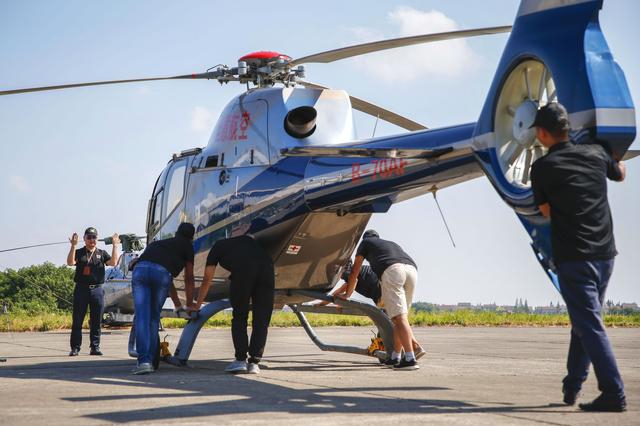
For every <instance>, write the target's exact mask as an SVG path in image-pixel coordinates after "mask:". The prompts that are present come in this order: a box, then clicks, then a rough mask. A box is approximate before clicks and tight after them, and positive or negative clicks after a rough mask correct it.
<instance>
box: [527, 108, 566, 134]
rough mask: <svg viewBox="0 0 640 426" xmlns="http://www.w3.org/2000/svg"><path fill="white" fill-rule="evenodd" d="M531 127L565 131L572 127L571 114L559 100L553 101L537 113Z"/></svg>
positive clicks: (555, 131)
mask: <svg viewBox="0 0 640 426" xmlns="http://www.w3.org/2000/svg"><path fill="white" fill-rule="evenodd" d="M531 127H542V128H543V129H545V130H547V131H549V132H551V133H557V132H564V131H567V130H569V129H570V128H571V126H570V125H569V114H568V113H567V110H566V109H565V107H564V106H563V105H562V104H560V103H558V102H551V103H548V104H546V105H545V106H543V107H542V108H540V109H539V110H538V112H537V113H536V118H535V120H533V124H531V126H529V128H531Z"/></svg>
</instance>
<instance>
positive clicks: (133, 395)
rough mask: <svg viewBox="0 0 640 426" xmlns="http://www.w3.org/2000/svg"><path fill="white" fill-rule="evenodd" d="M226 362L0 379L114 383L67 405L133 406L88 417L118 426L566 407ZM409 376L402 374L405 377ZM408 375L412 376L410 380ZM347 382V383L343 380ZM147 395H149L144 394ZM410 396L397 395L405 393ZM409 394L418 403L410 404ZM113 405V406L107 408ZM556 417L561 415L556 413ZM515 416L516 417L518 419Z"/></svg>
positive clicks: (352, 367)
mask: <svg viewBox="0 0 640 426" xmlns="http://www.w3.org/2000/svg"><path fill="white" fill-rule="evenodd" d="M225 366H226V363H225V362H221V361H193V362H191V363H190V366H189V367H183V368H179V367H174V366H170V365H166V364H162V365H161V369H160V371H158V372H156V373H154V374H150V375H146V376H133V375H131V374H130V373H129V370H130V369H131V367H132V361H126V360H109V359H104V360H95V361H93V360H91V361H79V362H50V363H41V364H35V365H29V366H18V367H10V366H6V367H3V368H0V378H14V379H16V378H17V379H23V380H58V381H65V382H72V383H81V384H82V385H86V384H108V385H109V386H111V387H112V388H113V389H115V390H114V392H112V394H110V395H101V396H82V397H66V398H62V400H64V401H68V402H72V403H77V404H82V403H85V402H101V401H103V402H105V403H106V402H109V401H120V402H122V401H126V402H128V404H127V407H129V409H126V410H120V411H117V412H101V413H94V414H88V415H86V417H88V418H93V419H100V420H104V421H108V422H114V423H124V422H129V421H163V420H164V421H166V420H170V419H175V418H190V417H191V418H195V417H201V416H216V415H225V414H239V413H266V412H269V413H278V412H282V413H307V414H308V413H311V414H328V413H366V414H375V413H380V414H393V413H405V414H427V413H451V414H453V413H496V414H499V413H502V414H504V415H507V416H509V414H508V413H514V414H515V413H519V412H520V413H524V412H537V413H542V412H546V411H547V410H549V409H550V410H553V409H554V407H558V405H555V404H550V405H544V406H516V405H510V404H501V403H496V404H495V406H493V407H479V406H477V405H475V404H472V403H467V402H463V401H457V400H449V399H430V398H429V392H430V391H440V390H454V389H450V388H443V387H429V386H407V387H394V386H384V387H383V388H378V387H348V386H343V384H342V383H335V384H331V385H326V384H325V385H316V384H314V385H311V384H309V383H305V382H303V381H302V379H299V378H298V377H297V376H294V377H293V378H291V375H290V374H289V375H287V376H286V377H283V378H274V377H265V376H268V375H269V374H268V372H271V371H300V372H304V371H314V372H317V373H318V374H322V372H323V371H324V372H329V371H331V372H334V373H335V372H340V371H352V372H353V371H364V372H366V371H367V369H380V368H382V367H380V366H378V365H376V364H371V363H349V362H342V363H336V362H335V361H333V362H331V363H327V362H322V361H318V360H309V361H304V360H303V361H300V360H298V361H296V362H295V363H293V364H292V363H291V362H285V361H280V360H272V359H270V360H269V365H268V366H265V368H264V370H265V374H263V375H262V376H247V375H236V376H233V375H229V374H225V373H224V372H223V370H224V367H225ZM397 374H402V373H397ZM405 374H406V373H405ZM336 380H339V378H336ZM141 387H143V388H147V391H145V392H141V391H140V388H141ZM403 391H405V392H404V393H403V394H402V395H403V396H402V397H400V396H397V397H394V396H390V394H393V393H394V392H396V393H397V392H403ZM406 392H410V395H412V396H411V397H409V398H407V397H406V395H407V393H406ZM189 397H198V398H200V399H205V400H207V399H209V400H208V401H206V402H198V403H185V404H179V403H178V404H176V401H177V400H179V399H180V398H189ZM151 398H154V399H159V398H160V399H161V398H167V405H166V406H163V407H155V408H144V407H141V405H142V404H141V401H142V400H145V399H151ZM105 405H108V404H105ZM553 412H557V411H556V410H553ZM514 417H515V416H514Z"/></svg>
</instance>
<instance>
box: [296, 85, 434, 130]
mask: <svg viewBox="0 0 640 426" xmlns="http://www.w3.org/2000/svg"><path fill="white" fill-rule="evenodd" d="M298 83H300V84H301V85H303V86H305V87H309V88H311V89H328V87H325V86H321V85H319V84H315V83H309V82H308V81H298ZM349 99H351V106H352V107H353V109H355V110H358V111H361V112H364V113H365V114H369V115H372V116H374V117H377V118H380V119H381V120H384V121H387V122H389V123H391V124H395V125H396V126H398V127H402V128H403V129H407V130H409V131H415V130H426V129H428V127H426V126H423V125H422V124H420V123H416V122H415V121H413V120H410V119H408V118H407V117H403V116H401V115H399V114H396V113H395V112H393V111H389V110H388V109H384V108H382V107H379V106H378V105H374V104H372V103H370V102H367V101H365V100H362V99H360V98H356V97H355V96H351V95H349Z"/></svg>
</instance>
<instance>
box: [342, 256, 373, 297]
mask: <svg viewBox="0 0 640 426" xmlns="http://www.w3.org/2000/svg"><path fill="white" fill-rule="evenodd" d="M351 269H352V267H349V268H346V269H345V270H344V272H343V273H342V279H343V280H345V281H348V280H349V275H350V274H351ZM356 291H357V292H358V293H360V294H361V295H363V296H364V297H368V298H369V299H373V301H374V302H375V304H376V305H377V304H378V302H380V298H381V297H382V290H381V289H380V280H379V278H378V276H377V275H376V273H375V272H373V269H371V267H370V266H367V265H362V268H360V273H359V274H358V281H357V282H356Z"/></svg>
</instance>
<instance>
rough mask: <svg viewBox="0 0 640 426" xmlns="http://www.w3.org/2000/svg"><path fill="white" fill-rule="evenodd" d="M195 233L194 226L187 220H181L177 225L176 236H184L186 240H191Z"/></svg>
mask: <svg viewBox="0 0 640 426" xmlns="http://www.w3.org/2000/svg"><path fill="white" fill-rule="evenodd" d="M195 233H196V228H195V227H194V226H193V225H192V224H191V223H189V222H183V223H181V224H180V226H178V230H177V231H176V236H180V237H184V238H186V239H188V240H193V236H194V235H195Z"/></svg>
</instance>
